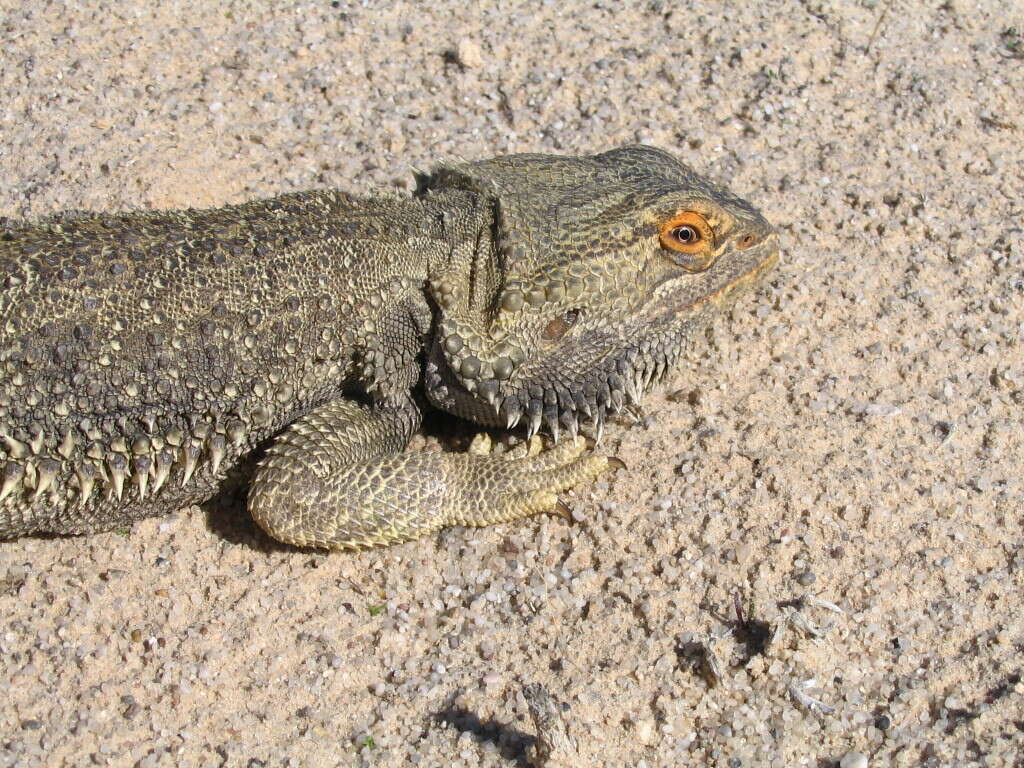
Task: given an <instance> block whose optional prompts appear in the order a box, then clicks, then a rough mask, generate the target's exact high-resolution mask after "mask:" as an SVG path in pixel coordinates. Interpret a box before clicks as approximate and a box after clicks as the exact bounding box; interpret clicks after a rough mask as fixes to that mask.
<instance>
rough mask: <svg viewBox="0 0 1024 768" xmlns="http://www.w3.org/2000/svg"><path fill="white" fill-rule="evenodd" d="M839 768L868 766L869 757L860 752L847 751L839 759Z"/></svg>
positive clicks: (863, 767)
mask: <svg viewBox="0 0 1024 768" xmlns="http://www.w3.org/2000/svg"><path fill="white" fill-rule="evenodd" d="M839 768H868V759H867V757H866V756H865V755H863V754H861V753H860V752H847V753H846V754H845V755H843V758H842V760H840V761H839Z"/></svg>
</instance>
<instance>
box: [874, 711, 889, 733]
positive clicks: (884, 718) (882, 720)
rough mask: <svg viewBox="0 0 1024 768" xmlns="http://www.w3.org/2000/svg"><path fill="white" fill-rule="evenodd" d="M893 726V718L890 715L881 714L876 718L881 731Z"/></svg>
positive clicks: (876, 724)
mask: <svg viewBox="0 0 1024 768" xmlns="http://www.w3.org/2000/svg"><path fill="white" fill-rule="evenodd" d="M891 726H892V718H890V717H889V716H888V715H879V716H878V717H876V718H875V728H877V729H878V730H880V731H887V730H889V728H890V727H891Z"/></svg>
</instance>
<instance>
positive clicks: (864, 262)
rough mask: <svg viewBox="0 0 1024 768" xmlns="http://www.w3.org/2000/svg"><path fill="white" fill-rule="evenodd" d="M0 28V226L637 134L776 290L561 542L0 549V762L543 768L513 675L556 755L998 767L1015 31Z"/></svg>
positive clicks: (712, 341) (793, 5) (1015, 287)
mask: <svg viewBox="0 0 1024 768" xmlns="http://www.w3.org/2000/svg"><path fill="white" fill-rule="evenodd" d="M2 5H3V8H2V9H0V40H2V42H3V47H2V53H0V57H2V58H0V93H2V94H3V98H2V99H0V214H3V215H6V216H13V217H39V216H43V215H45V214H48V213H52V212H54V211H58V210H62V209H74V208H78V209H95V210H120V209H125V208H132V207H151V208H165V207H185V206H196V207H199V206H210V205H218V204H222V203H228V202H239V201H242V200H246V199H249V198H252V197H258V196H270V195H273V194H276V193H281V192H287V191H292V190H300V189H307V188H311V187H320V186H331V187H341V188H344V189H347V190H349V191H353V192H366V191H368V190H370V189H372V188H386V189H390V190H392V191H395V192H402V191H407V190H409V189H410V188H411V186H412V169H413V168H429V167H431V166H432V165H433V164H435V163H437V162H440V161H443V160H450V159H452V158H459V157H461V158H467V159H473V158H482V157H487V156H491V155H495V154H503V153H507V152H520V151H543V152H561V153H576V152H592V151H599V150H602V149H607V148H610V147H613V146H616V145H620V144H623V143H628V142H638V141H639V142H648V143H652V144H656V145H658V146H661V147H665V148H667V149H670V150H672V151H674V152H676V153H678V154H679V156H680V157H682V158H683V159H684V160H685V161H686V162H688V163H690V164H691V165H693V166H694V167H696V168H697V169H699V170H701V171H703V172H706V173H708V174H710V175H711V176H713V177H715V178H716V179H718V180H721V181H723V182H725V183H727V184H728V185H729V186H730V187H732V189H733V190H734V191H735V192H736V193H737V194H740V195H741V196H743V197H746V198H748V199H750V200H751V201H753V202H754V203H755V204H756V205H758V206H759V207H760V208H761V209H762V210H763V211H764V213H765V214H766V216H767V217H768V218H769V219H770V220H772V221H773V222H774V223H775V224H776V225H778V227H779V228H780V232H781V238H782V244H783V263H782V265H781V266H780V267H779V268H778V269H777V270H776V271H775V272H774V273H773V274H772V275H771V276H770V278H769V280H768V281H767V282H766V283H765V285H764V286H763V287H762V288H761V289H760V290H759V291H758V292H756V293H753V294H749V295H747V296H745V297H743V298H742V299H741V300H740V302H739V303H738V304H737V305H736V306H735V307H734V308H733V309H732V310H731V311H729V312H725V313H723V314H721V315H720V316H719V317H717V318H716V319H715V321H714V323H713V324H712V325H711V326H710V327H709V328H708V330H707V332H706V333H705V334H703V335H702V336H701V337H700V338H697V339H694V341H693V343H692V345H691V346H690V348H689V349H688V350H687V354H686V356H685V359H684V361H683V363H682V365H681V366H680V367H679V369H678V371H677V372H676V373H675V374H674V375H672V376H671V377H670V378H669V380H668V382H667V384H666V385H664V386H663V387H661V388H659V389H657V390H656V391H655V392H654V393H653V394H652V395H650V396H649V397H648V399H647V401H646V402H645V406H644V411H643V414H634V415H632V416H630V417H626V418H623V419H620V420H619V421H618V422H616V423H614V424H612V425H611V427H610V428H609V429H608V430H607V432H606V436H605V439H604V441H603V443H602V445H601V446H600V449H601V450H604V451H607V452H609V453H612V454H615V455H617V456H619V457H621V458H622V459H623V460H624V461H625V462H626V464H627V465H628V467H629V469H628V471H621V472H619V473H617V474H616V475H614V476H609V477H608V478H607V479H606V480H604V481H602V482H598V483H597V484H595V485H593V486H592V487H589V488H585V489H581V490H579V491H577V492H576V493H575V494H569V495H567V496H566V500H567V502H568V503H569V504H570V506H571V508H572V510H573V514H574V515H575V516H576V517H577V518H578V522H576V523H575V524H568V523H566V522H565V521H564V520H562V519H558V518H551V517H542V518H534V519H530V520H526V521H522V522H519V523H514V524H506V525H498V526H494V527H491V528H486V529H479V530H475V529H458V528H456V529H450V530H448V531H445V532H443V533H442V534H440V535H438V536H435V537H432V538H427V539H424V540H421V541H417V542H414V543H410V544H404V545H401V546H396V547H392V548H389V549H381V550H375V551H369V552H365V553H361V554H322V553H313V552H309V551H298V550H294V549H290V548H287V547H284V546H278V545H276V544H274V543H272V542H271V541H269V540H268V539H267V538H266V537H265V536H264V535H262V534H261V533H260V532H259V531H258V530H257V529H256V528H255V526H254V525H253V524H252V523H251V522H250V521H249V520H248V519H247V517H246V514H245V511H244V502H243V501H242V500H241V497H240V496H239V497H237V498H234V499H229V500H228V501H227V502H225V503H224V504H221V505H215V506H214V507H210V508H207V509H200V508H194V509H185V510H182V511H181V512H180V513H178V514H175V515H173V516H171V517H165V518H155V519H152V520H147V521H144V522H142V523H139V524H137V525H135V526H134V527H133V528H132V529H131V530H126V531H122V532H119V533H110V534H103V535H96V536H89V537H82V538H65V539H59V538H55V539H41V538H29V539H22V540H17V541H10V542H5V543H2V544H0V765H3V766H19V767H26V768H27V767H28V766H64V765H67V766H80V765H99V766H106V765H110V766H141V767H143V768H148V767H149V766H221V765H224V766H313V767H318V766H346V767H347V766H423V767H425V768H426V767H434V766H438V767H441V766H443V767H448V766H466V767H469V766H526V765H531V764H535V765H539V764H540V763H541V762H542V761H541V759H540V758H539V757H537V756H536V755H535V752H534V747H533V746H531V745H532V744H533V742H534V740H535V738H536V737H537V735H538V733H537V730H536V728H535V724H534V721H533V720H532V719H531V717H530V714H529V711H528V708H527V701H526V699H525V698H524V687H525V686H527V685H528V684H531V683H539V684H541V686H543V690H544V691H546V692H547V693H548V694H549V695H550V696H551V697H552V700H553V701H554V702H556V709H557V710H559V711H560V712H561V717H562V722H563V724H564V726H565V727H566V728H567V733H568V735H569V736H570V737H571V739H572V741H574V742H575V743H576V745H577V748H578V755H576V756H573V757H571V758H565V759H564V760H562V761H561V762H558V761H556V760H555V759H554V758H552V760H550V761H548V765H549V766H554V765H556V764H557V765H576V766H581V767H589V766H615V767H616V768H619V767H623V766H625V767H628V768H639V767H640V766H646V767H647V768H654V767H655V766H703V765H707V766H722V767H725V766H728V767H729V768H738V767H740V766H744V767H749V766H812V767H813V768H828V767H830V766H835V765H837V764H840V761H841V765H842V766H843V768H857V766H861V767H863V766H865V765H870V766H890V765H892V766H957V767H960V766H1022V765H1024V757H1022V753H1024V682H1022V680H1021V675H1022V667H1024V661H1022V653H1021V652H1022V650H1024V620H1022V614H1024V611H1022V602H1024V594H1022V587H1024V552H1022V549H1021V545H1022V519H1021V518H1022V506H1024V480H1022V476H1024V424H1022V419H1024V416H1022V413H1024V223H1022V220H1024V170H1022V169H1024V152H1022V150H1021V144H1022V140H1024V96H1022V94H1024V8H1022V6H1021V4H1020V3H1019V2H1007V1H1006V0H982V1H981V2H966V0H946V2H939V1H938V0H932V1H930V2H927V3H925V2H911V1H910V0H883V2H875V1H874V0H865V1H864V2H857V3H854V2H839V1H838V0H834V1H829V0H803V1H802V2H792V1H788V0H779V1H778V2H771V3H758V4H754V3H750V4H727V5H726V4H722V5H719V4H715V3H702V2H667V1H665V2H660V1H655V2H642V3H640V2H614V1H612V0H598V1H597V2H594V1H593V0H588V1H587V2H575V1H570V2H547V3H535V2H520V1H518V0H509V1H507V2H506V1H503V2H500V3H498V2H493V0H492V1H491V2H484V3H480V4H476V3H441V2H437V3H422V4H420V3H412V2H383V0H379V1H378V0H368V1H367V2H361V3H348V2H334V3H331V2H315V3H285V2H280V3H247V2H237V3H222V2H214V1H213V0H208V1H207V2H203V0H181V1H175V2H166V3H154V2H142V0H131V1H130V2H128V1H126V2H120V3H104V2H101V1H100V0H82V2H77V3H71V4H64V3H49V2H36V3H25V4H20V3H16V2H14V0H6V1H5V2H3V3H2ZM442 421H444V420H442ZM443 439H445V438H444V437H443V436H442V437H438V436H437V435H431V434H429V430H428V434H427V435H426V436H423V437H419V438H417V444H418V446H419V447H421V448H423V447H426V448H428V449H429V448H436V447H437V444H438V442H439V441H441V440H443Z"/></svg>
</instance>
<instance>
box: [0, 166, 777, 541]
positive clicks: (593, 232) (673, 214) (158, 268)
mask: <svg viewBox="0 0 1024 768" xmlns="http://www.w3.org/2000/svg"><path fill="white" fill-rule="evenodd" d="M418 184H419V186H418V189H417V191H416V193H415V194H414V195H413V196H412V197H411V198H409V199H397V198H366V199H361V198H355V197H352V196H349V195H346V194H343V193H341V192H336V191H317V192H307V193H299V194H291V195H284V196H282V197H278V198H274V199H271V200H264V201H257V202H251V203H246V204H242V205H235V206H226V207H222V208H217V209H211V210H201V211H195V210H187V211H170V212H141V213H140V212H135V213H127V214H117V215H106V214H63V215H57V216H53V217H50V218H47V219H43V220H40V221H36V222H31V223H21V222H13V221H0V274H2V275H4V278H3V283H2V290H0V538H12V537H16V536H20V535H25V534H31V533H39V532H52V533H61V534H74V533H86V532H92V531H101V530H108V529H111V528H114V527H116V526H119V525H123V524H124V523H126V522H128V521H131V520H135V519H138V518H141V517H144V516H149V515H155V514H160V513H164V512H168V511H171V510H174V509H177V508H179V507H182V506H185V505H187V504H190V503H195V502H198V501H202V500H204V499H206V498H209V497H210V496H211V495H212V494H213V492H214V491H215V489H216V488H217V486H218V484H219V483H220V482H221V481H222V480H223V479H224V477H225V476H226V474H227V473H228V472H229V471H230V470H231V469H232V468H233V467H234V466H236V465H237V464H238V463H239V462H240V461H241V460H242V459H243V458H244V457H245V456H246V455H248V454H250V453H251V452H252V451H253V450H254V449H256V448H258V447H266V455H265V457H264V458H263V459H262V460H261V462H260V464H259V466H258V468H257V470H256V472H255V475H254V477H253V478H252V483H251V487H250V490H249V501H248V505H249V509H250V512H251V513H252V515H253V517H254V519H255V520H256V521H257V522H258V523H259V524H260V525H261V526H262V527H263V528H264V529H265V530H266V531H267V532H268V533H270V534H271V535H272V536H275V537H276V538H279V539H281V540H283V541H287V542H290V543H294V544H298V545H311V546H319V547H327V548H341V549H346V548H360V547H365V546H372V545H376V544H386V543H391V542H395V541H401V540H406V539H410V538H414V537H416V536H419V535H422V534H424V533H426V532H429V531H432V530H436V529H438V528H440V527H442V526H444V525H450V524H471V525H483V524H488V523H492V522H497V521H500V520H507V519H512V518H515V517H520V516H523V515H527V514H533V513H537V512H543V511H558V510H559V509H561V507H560V505H559V502H558V499H557V494H558V493H559V492H560V491H563V490H565V489H567V488H569V487H572V486H574V485H577V484H579V483H583V482H587V481H589V480H591V479H593V478H594V477H596V476H597V475H598V474H599V473H600V472H602V471H604V470H605V469H607V468H608V467H609V466H611V465H613V464H614V460H610V459H607V458H604V457H601V456H596V455H593V454H590V453H587V452H586V451H585V449H584V444H583V441H582V440H580V439H579V438H578V436H577V434H578V431H579V429H580V428H581V426H586V427H588V428H590V429H592V430H593V431H595V432H597V433H599V432H600V429H601V426H602V424H603V420H604V417H605V414H606V413H607V412H608V411H609V410H617V409H618V408H619V407H621V405H622V404H623V402H624V401H627V400H629V401H633V400H638V399H639V398H640V396H641V395H642V393H643V390H644V389H645V388H646V387H647V386H649V384H650V382H651V380H652V379H654V378H656V377H658V376H660V375H661V374H663V373H664V371H665V370H666V369H667V367H669V366H670V365H671V363H672V362H673V360H674V358H675V356H676V354H677V352H678V349H679V346H680V343H681V341H682V340H683V339H684V338H685V337H686V335H687V334H688V333H689V332H690V331H691V330H692V328H693V326H694V324H695V323H697V322H699V320H700V318H701V317H702V316H703V315H704V314H705V309H706V308H708V307H710V306H713V305H714V304H716V303H721V302H722V301H725V300H727V299H729V298H730V297H731V296H732V295H733V294H734V293H735V292H736V290H737V289H738V288H740V287H743V286H744V285H746V284H749V283H750V282H752V281H753V280H754V279H756V278H757V277H758V276H759V275H760V274H761V273H763V272H764V271H765V270H766V269H767V268H769V267H770V266H771V264H772V263H774V261H775V259H776V255H777V240H776V236H775V234H774V231H773V229H772V228H771V226H770V225H769V224H768V223H767V222H766V221H765V220H764V219H763V218H762V217H761V215H760V214H759V213H758V212H757V211H756V210H755V209H754V208H752V207H751V206H750V205H749V204H747V203H746V202H744V201H742V200H740V199H738V198H736V197H734V196H733V195H731V194H730V193H728V192H727V191H726V190H724V189H722V188H720V187H717V186H715V185H714V184H711V183H710V182H708V181H707V180H705V179H703V178H702V177H700V176H698V175H697V174H696V173H694V172H693V171H691V170H690V169H689V168H687V167H686V166H684V165H682V164H681V163H679V162H678V161H677V160H676V159H675V158H673V157H672V156H671V155H669V154H667V153H665V152H662V151H660V150H656V149H653V148H648V147H624V148H621V149H618V150H613V151H611V152H606V153H604V154H600V155H593V156H589V157H578V158H569V157H555V156H544V155H516V156H509V157H504V158H495V159H492V160H485V161H481V162H476V163H466V164H460V165H452V166H443V167H441V168H439V169H437V170H435V171H434V172H432V173H431V174H427V175H421V176H419V177H418ZM421 395H425V397H426V399H427V400H428V401H429V402H430V403H431V404H432V405H433V406H435V407H438V408H441V409H443V410H446V411H448V412H451V413H453V414H455V415H458V416H461V417H464V418H467V419H470V420H472V421H475V422H477V423H479V424H482V425H484V426H500V427H503V428H505V427H507V428H512V427H514V426H515V425H516V424H517V423H520V422H522V423H524V424H525V428H526V431H527V433H528V435H530V436H533V435H535V434H536V433H537V432H538V430H540V429H541V428H542V427H543V428H546V430H547V431H549V432H550V433H551V434H552V436H553V437H554V438H555V441H556V443H557V444H556V446H555V447H554V448H552V449H551V450H549V451H546V452H543V453H540V454H537V455H534V454H533V453H532V452H529V451H527V450H525V449H524V450H521V451H519V452H518V453H513V454H512V455H511V456H501V455H491V454H488V453H486V451H483V450H481V449H474V450H471V451H470V452H469V453H467V454H463V455H451V454H434V453H426V452H421V453H415V452H413V453H403V452H402V451H403V448H404V447H405V445H406V443H407V442H408V440H409V438H410V436H411V435H412V433H413V432H414V431H415V430H416V428H417V427H418V424H419V421H420V410H421V404H420V403H421V401H422V396H421ZM565 438H568V439H565Z"/></svg>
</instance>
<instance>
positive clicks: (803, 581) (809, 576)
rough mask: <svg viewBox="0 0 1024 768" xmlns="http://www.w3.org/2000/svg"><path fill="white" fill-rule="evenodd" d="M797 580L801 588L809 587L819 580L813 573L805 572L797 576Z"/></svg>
mask: <svg viewBox="0 0 1024 768" xmlns="http://www.w3.org/2000/svg"><path fill="white" fill-rule="evenodd" d="M796 580H797V583H798V584H799V585H800V586H801V587H809V586H811V584H813V583H814V582H815V581H817V580H818V577H817V576H815V575H814V573H813V572H812V571H804V572H803V573H798V574H797V577H796Z"/></svg>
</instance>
